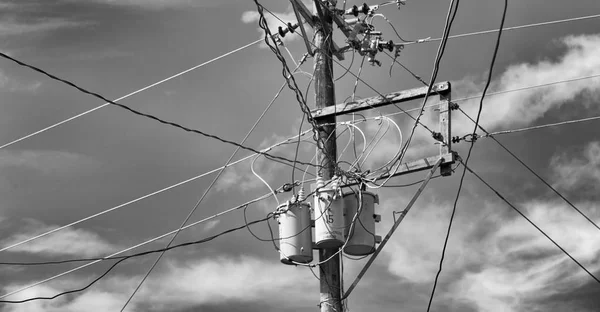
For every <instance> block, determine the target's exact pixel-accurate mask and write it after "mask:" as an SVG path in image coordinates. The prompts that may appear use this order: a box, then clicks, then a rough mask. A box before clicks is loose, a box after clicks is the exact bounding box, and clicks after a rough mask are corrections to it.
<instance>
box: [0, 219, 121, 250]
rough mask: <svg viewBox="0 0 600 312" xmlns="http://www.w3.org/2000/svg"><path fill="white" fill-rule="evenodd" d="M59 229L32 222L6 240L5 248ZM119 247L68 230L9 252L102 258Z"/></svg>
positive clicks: (98, 238)
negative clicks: (26, 227) (25, 228)
mask: <svg viewBox="0 0 600 312" xmlns="http://www.w3.org/2000/svg"><path fill="white" fill-rule="evenodd" d="M55 228H57V227H56V226H45V225H43V224H40V223H39V222H31V225H30V226H28V230H26V231H23V232H21V233H19V234H15V235H13V236H11V237H10V238H8V239H6V240H5V241H4V242H3V243H2V245H3V247H6V246H10V245H13V244H15V243H19V242H21V241H24V240H26V239H29V238H30V237H33V236H36V235H39V234H41V233H45V232H48V231H51V230H53V229H55ZM117 248H118V247H117V246H115V245H113V244H111V243H109V242H108V241H106V240H104V239H103V238H102V237H100V236H99V235H98V234H96V233H94V232H91V231H88V230H84V229H74V228H66V229H64V230H61V231H58V232H55V233H53V234H50V235H48V236H44V237H42V238H39V239H36V240H33V241H30V242H28V243H25V244H23V245H19V246H17V247H14V248H11V249H8V250H7V251H9V252H20V253H29V254H35V255H39V256H62V255H65V256H83V257H94V256H101V255H105V254H108V253H111V252H113V251H115V250H116V249H117Z"/></svg>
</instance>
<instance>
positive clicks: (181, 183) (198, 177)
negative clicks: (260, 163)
mask: <svg viewBox="0 0 600 312" xmlns="http://www.w3.org/2000/svg"><path fill="white" fill-rule="evenodd" d="M309 132H310V131H304V132H303V133H301V135H302V136H303V135H306V134H307V133H309ZM295 138H296V137H295V136H293V137H291V138H288V139H286V140H283V141H281V142H279V143H276V144H274V145H272V146H270V147H267V148H265V149H264V151H269V150H271V149H273V148H274V147H277V146H280V145H283V144H286V143H287V142H290V141H291V140H293V139H295ZM256 155H257V154H256V153H254V154H250V155H248V156H245V157H243V158H241V159H239V160H236V161H235V162H233V163H231V164H229V166H233V165H235V164H238V163H240V162H243V161H245V160H248V159H250V158H252V157H254V156H256ZM229 166H228V167H229ZM223 168H224V167H219V168H216V169H213V170H211V171H208V172H205V173H203V174H200V175H197V176H195V177H192V178H189V179H187V180H184V181H181V182H178V183H175V184H172V185H170V186H168V187H165V188H162V189H160V190H157V191H154V192H152V193H149V194H146V195H144V196H140V197H138V198H136V199H133V200H130V201H128V202H125V203H123V204H120V205H117V206H114V207H112V208H109V209H106V210H103V211H101V212H98V213H96V214H93V215H91V216H88V217H85V218H82V219H79V220H77V221H73V222H71V223H68V224H66V225H63V226H60V227H57V228H55V229H52V230H50V231H47V232H44V233H41V234H39V235H36V236H33V237H30V238H28V239H25V240H23V241H19V242H17V243H13V244H11V245H8V246H5V247H2V248H0V252H3V251H6V250H9V249H12V248H14V247H17V246H20V245H23V244H26V243H28V242H31V241H33V240H36V239H39V238H42V237H44V236H48V235H50V234H53V233H56V232H58V231H61V230H64V229H66V228H68V227H71V226H74V225H77V224H80V223H82V222H85V221H88V220H91V219H94V218H96V217H99V216H101V215H104V214H107V213H109V212H112V211H116V210H118V209H121V208H123V207H126V206H129V205H131V204H134V203H137V202H139V201H141V200H144V199H147V198H150V197H153V196H155V195H158V194H160V193H163V192H166V191H168V190H171V189H174V188H176V187H179V186H182V185H184V184H187V183H190V182H192V181H195V180H198V179H200V178H203V177H205V176H208V175H210V174H213V173H216V172H218V171H219V170H221V169H223Z"/></svg>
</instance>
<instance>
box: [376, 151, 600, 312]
mask: <svg viewBox="0 0 600 312" xmlns="http://www.w3.org/2000/svg"><path fill="white" fill-rule="evenodd" d="M599 151H600V144H599V143H598V142H592V143H590V144H588V145H587V146H586V147H585V148H584V149H583V152H582V153H581V155H569V156H566V155H559V156H555V157H554V159H556V160H555V161H554V162H553V163H551V165H550V166H551V167H552V168H555V170H556V172H557V174H556V175H555V179H556V180H557V181H558V180H563V181H564V185H562V186H563V187H565V188H578V187H580V186H578V184H577V183H579V181H586V179H590V178H594V179H595V178H596V175H595V171H594V170H595V169H593V168H596V167H597V164H598V159H600V157H598V155H600V152H599ZM563 175H566V177H562V176H563ZM590 175H591V177H590ZM573 181H577V183H574V182H573ZM551 182H556V181H551ZM474 192H477V190H473V191H467V192H464V193H463V197H462V199H461V201H460V202H459V207H458V209H459V211H458V214H457V217H456V218H455V220H454V225H453V227H452V233H451V237H450V240H449V243H448V249H447V251H446V256H445V260H444V271H443V274H442V277H441V280H440V284H439V285H438V292H437V293H438V294H439V299H438V300H439V301H440V302H453V301H455V300H459V301H461V302H469V303H470V304H473V305H475V307H476V308H477V310H478V311H482V312H487V311H490V312H495V311H509V312H510V311H524V310H532V309H533V308H534V307H538V308H541V307H543V306H544V305H545V304H546V302H547V301H548V300H549V299H551V298H553V297H554V296H558V295H561V294H563V293H565V292H569V291H571V290H572V289H578V288H580V287H584V286H585V285H586V284H587V283H589V282H590V277H589V276H588V275H587V274H586V273H585V272H584V271H583V270H581V268H579V267H578V266H577V265H576V264H575V263H573V261H572V260H571V259H569V258H568V257H567V256H566V255H565V254H563V253H562V252H561V251H560V250H559V249H558V248H557V247H556V246H555V245H554V244H552V243H551V242H550V241H549V240H548V239H547V238H546V237H544V236H543V235H542V234H541V233H539V232H538V231H537V230H536V229H535V228H534V227H533V226H532V225H531V224H529V223H528V222H527V221H526V220H524V219H523V218H522V217H520V216H519V215H517V214H516V213H513V211H512V210H509V208H508V207H507V206H506V205H505V204H504V203H503V202H501V201H490V200H487V199H486V198H485V197H481V195H476V196H475V195H474V194H475V193H474ZM406 200H407V199H404V198H390V199H388V200H386V201H384V202H383V203H382V207H381V208H382V210H383V213H382V214H383V215H389V214H390V212H391V210H394V209H396V210H397V209H398V208H397V207H403V206H404V203H405V202H406ZM509 200H511V198H510V197H509ZM420 202H421V204H419V206H416V207H414V208H413V210H411V211H410V213H409V214H408V215H407V217H406V219H405V220H404V221H403V223H402V225H401V226H400V227H399V228H398V230H397V232H396V233H395V235H394V236H395V237H397V239H393V240H391V241H390V242H389V244H388V246H387V247H386V249H384V250H383V255H384V256H386V257H387V258H388V259H389V260H388V262H387V269H388V271H389V272H391V273H392V274H394V275H396V276H398V277H399V278H400V280H401V281H403V282H407V281H408V282H410V284H411V285H417V286H416V287H419V285H430V283H431V282H432V281H433V278H434V277H435V274H436V271H437V269H438V265H439V257H440V252H441V249H442V244H443V240H444V238H445V234H446V230H447V226H448V218H449V214H450V209H451V208H452V207H451V205H450V203H449V202H440V201H438V200H436V199H435V198H433V199H431V198H430V199H428V202H426V203H422V200H421V201H420ZM460 203H468V205H466V204H462V205H461V204H460ZM513 203H514V204H516V206H517V207H518V208H519V209H520V210H521V211H522V212H524V213H525V214H526V215H527V216H528V217H529V218H530V219H531V220H532V221H533V222H534V223H535V224H536V225H537V226H539V227H540V228H541V229H542V230H544V231H545V232H546V233H547V234H548V235H549V236H550V237H551V238H552V239H554V240H555V241H556V242H557V243H558V244H559V245H560V246H562V247H563V248H564V249H565V250H566V251H567V252H569V253H570V254H571V255H572V256H573V257H574V258H575V259H577V260H578V261H579V262H580V263H582V264H583V265H584V266H585V267H586V268H587V269H588V270H589V271H591V272H598V271H600V264H599V263H598V261H597V258H598V256H599V255H600V240H599V239H598V230H597V229H596V228H595V227H594V226H593V225H591V224H590V223H589V222H588V221H587V220H586V219H585V218H584V217H582V216H581V215H579V214H578V213H577V212H575V211H574V210H573V209H572V208H571V207H570V206H568V205H567V204H566V203H564V202H562V201H552V200H549V199H548V198H546V197H539V198H533V199H527V200H525V201H522V202H514V201H513ZM598 204H599V203H598V201H593V200H583V199H582V198H581V197H579V200H578V201H576V202H575V205H576V206H577V207H578V208H579V209H580V210H581V211H583V212H584V213H585V214H586V215H587V216H588V217H589V218H591V219H592V220H593V221H594V222H596V223H598V222H600V209H598ZM466 216H468V217H466ZM379 226H382V227H384V228H385V227H389V226H391V221H390V220H386V218H384V220H383V222H382V223H381V224H380V225H378V228H379ZM378 231H379V230H378ZM442 298H443V299H442ZM542 310H544V309H542ZM582 311H586V310H582Z"/></svg>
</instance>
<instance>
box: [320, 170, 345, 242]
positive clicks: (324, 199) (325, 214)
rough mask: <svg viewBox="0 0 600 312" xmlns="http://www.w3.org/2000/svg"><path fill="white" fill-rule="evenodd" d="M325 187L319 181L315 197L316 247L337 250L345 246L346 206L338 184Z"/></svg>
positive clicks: (333, 183)
mask: <svg viewBox="0 0 600 312" xmlns="http://www.w3.org/2000/svg"><path fill="white" fill-rule="evenodd" d="M331 184H332V185H331V187H323V185H324V183H323V181H322V180H321V181H317V188H319V191H318V192H316V193H315V196H314V200H315V202H314V213H315V245H316V246H317V247H318V248H337V247H341V246H342V245H343V244H344V241H345V240H344V226H345V223H346V222H345V220H344V206H343V201H342V196H341V194H340V190H339V188H338V187H337V183H335V182H332V183H331Z"/></svg>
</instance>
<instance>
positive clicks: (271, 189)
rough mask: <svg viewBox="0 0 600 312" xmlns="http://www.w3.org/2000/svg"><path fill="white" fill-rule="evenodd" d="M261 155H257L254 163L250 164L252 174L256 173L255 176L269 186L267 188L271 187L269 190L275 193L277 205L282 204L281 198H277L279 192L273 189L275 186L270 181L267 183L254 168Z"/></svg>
mask: <svg viewBox="0 0 600 312" xmlns="http://www.w3.org/2000/svg"><path fill="white" fill-rule="evenodd" d="M259 157H260V154H259V155H256V157H254V159H253V160H252V164H251V165H250V170H252V174H254V176H256V177H257V178H258V179H259V180H260V181H261V182H262V183H263V184H264V185H265V186H267V188H268V189H269V191H271V193H273V195H274V196H273V197H275V201H276V202H277V206H280V205H281V203H280V202H279V199H278V198H277V193H276V192H275V191H274V190H273V188H272V187H271V186H270V185H269V183H267V181H265V180H264V179H263V178H262V177H261V176H260V175H259V174H258V173H256V171H255V170H254V163H256V160H257V159H258V158H259Z"/></svg>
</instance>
